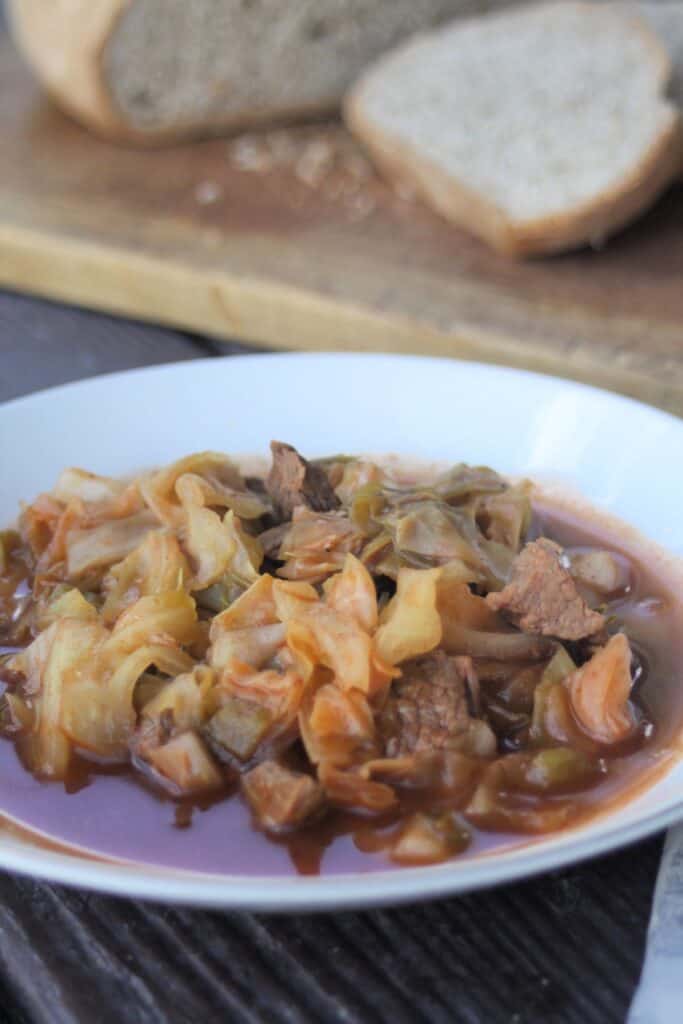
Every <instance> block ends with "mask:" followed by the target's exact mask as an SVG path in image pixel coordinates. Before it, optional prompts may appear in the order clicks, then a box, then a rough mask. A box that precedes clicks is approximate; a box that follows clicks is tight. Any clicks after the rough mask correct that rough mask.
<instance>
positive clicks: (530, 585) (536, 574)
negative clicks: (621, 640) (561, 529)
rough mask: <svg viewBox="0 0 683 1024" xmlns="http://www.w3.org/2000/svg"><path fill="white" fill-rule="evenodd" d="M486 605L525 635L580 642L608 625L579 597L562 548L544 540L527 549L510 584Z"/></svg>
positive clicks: (533, 543)
mask: <svg viewBox="0 0 683 1024" xmlns="http://www.w3.org/2000/svg"><path fill="white" fill-rule="evenodd" d="M486 601H487V603H488V605H489V607H490V608H493V610H494V611H502V612H505V613H506V614H507V615H509V616H510V618H512V620H513V621H514V622H515V623H516V624H517V625H518V626H519V628H520V629H522V630H523V631H524V632H525V633H540V634H542V635H543V636H554V637H559V639H561V640H581V639H582V638H583V637H586V636H592V634H593V633H597V632H599V630H601V629H602V628H603V627H604V625H605V619H604V616H602V615H600V614H599V612H595V611H592V610H591V609H590V608H589V607H588V605H587V604H586V602H585V601H584V600H583V598H582V597H581V595H580V594H579V592H578V590H577V588H576V583H575V582H574V580H573V578H572V576H571V574H570V572H569V568H568V566H565V565H564V564H563V551H562V548H561V547H560V546H559V545H558V544H555V543H554V542H553V541H551V540H547V539H546V538H544V537H542V538H541V539H540V540H535V541H532V542H531V543H530V544H527V545H526V546H525V547H524V549H523V550H522V551H521V553H520V554H519V555H517V557H516V558H515V560H514V562H513V563H512V575H511V578H510V582H509V583H508V584H507V586H506V587H505V588H504V589H503V590H501V591H500V593H492V594H489V595H488V596H487V598H486Z"/></svg>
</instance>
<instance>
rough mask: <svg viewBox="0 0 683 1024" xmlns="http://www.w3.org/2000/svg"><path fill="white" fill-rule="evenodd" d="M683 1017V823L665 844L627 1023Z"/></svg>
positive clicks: (667, 1022) (665, 1022)
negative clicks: (643, 962) (642, 964)
mask: <svg viewBox="0 0 683 1024" xmlns="http://www.w3.org/2000/svg"><path fill="white" fill-rule="evenodd" d="M680 1021H683V825H679V826H678V827H677V828H674V829H671V831H670V832H669V834H668V836H667V838H666V844H665V846H664V853H663V854H662V863H661V865H660V868H659V876H658V878H657V887H656V888H655V898H654V905H653V908H652V917H651V919H650V927H649V929H648V933H647V949H646V952H645V964H644V966H643V973H642V975H641V977H640V984H639V985H638V989H637V991H636V994H635V998H634V1000H633V1003H632V1005H631V1010H630V1013H629V1015H628V1019H627V1024H678V1022H680Z"/></svg>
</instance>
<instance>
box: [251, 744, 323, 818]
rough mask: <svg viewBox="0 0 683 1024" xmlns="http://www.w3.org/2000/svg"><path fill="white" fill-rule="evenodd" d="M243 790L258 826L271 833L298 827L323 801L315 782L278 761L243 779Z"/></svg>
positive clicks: (266, 762) (265, 764) (308, 776)
mask: <svg viewBox="0 0 683 1024" xmlns="http://www.w3.org/2000/svg"><path fill="white" fill-rule="evenodd" d="M242 789H243V791H244V795H245V796H246V798H247V800H248V801H249V805H250V807H251V809H252V811H253V813H254V816H255V817H256V819H257V821H258V823H259V824H260V825H261V827H262V828H264V829H266V830H267V831H270V832H279V831H282V830H284V829H288V828H294V827H295V826H297V825H300V824H301V822H302V821H304V820H305V819H306V818H308V817H309V816H310V815H311V814H313V812H314V811H317V810H318V808H319V807H320V805H321V804H322V801H323V792H322V789H321V787H320V785H319V784H318V783H317V782H316V781H315V779H312V778H311V777H310V775H303V774H302V773H301V772H293V771H290V770H289V768H284V767H283V766H282V765H280V764H278V763H277V761H264V762H263V763H262V764H260V765H258V767H257V768H252V770H251V771H250V772H247V774H246V775H243V776H242Z"/></svg>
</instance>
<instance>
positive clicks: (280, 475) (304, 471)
mask: <svg viewBox="0 0 683 1024" xmlns="http://www.w3.org/2000/svg"><path fill="white" fill-rule="evenodd" d="M270 450H271V452H272V453H273V464H272V466H271V467H270V472H269V473H268V476H267V478H266V489H267V491H268V493H269V494H270V496H271V498H272V499H273V501H274V502H275V505H276V508H277V511H278V512H279V514H280V515H281V516H282V518H283V519H291V517H292V512H293V511H294V509H295V508H296V507H297V505H306V506H307V507H308V508H311V509H313V510H314V511H315V512H330V511H332V510H333V509H335V508H338V507H339V499H338V498H337V495H336V494H335V493H334V490H333V489H332V485H331V483H330V481H329V480H328V478H327V473H326V472H325V470H324V469H322V468H321V467H320V466H314V465H313V464H312V463H310V462H307V461H306V459H304V458H302V456H301V455H299V453H298V451H297V450H296V448H292V446H291V445H290V444H283V443H282V442H281V441H271V443H270Z"/></svg>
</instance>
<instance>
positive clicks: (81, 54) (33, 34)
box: [8, 0, 338, 147]
mask: <svg viewBox="0 0 683 1024" xmlns="http://www.w3.org/2000/svg"><path fill="white" fill-rule="evenodd" d="M133 3H135V0H98V2H94V0H49V2H47V3H46V0H8V12H9V22H10V30H11V32H12V35H13V37H14V39H15V42H16V43H17V46H18V48H19V50H20V51H21V53H22V54H23V55H24V57H25V59H26V60H27V62H28V63H29V65H30V66H31V67H32V69H33V71H34V72H35V74H36V75H37V76H38V78H39V80H40V81H41V83H42V84H43V86H44V87H45V88H46V89H47V91H48V92H49V93H50V95H51V96H52V97H53V98H54V100H55V101H56V102H57V103H58V105H59V106H61V107H62V108H63V109H64V110H66V111H67V112H68V113H69V114H71V115H72V116H73V117H74V118H75V119H76V120H77V121H80V122H81V123H82V124H85V125H86V126H87V127H88V128H90V129H91V130H92V131H94V132H96V133H97V134H98V135H102V136H104V137H105V138H108V139H111V140H113V141H117V142H126V143H130V144H134V145H137V146H147V147H154V146H162V145H168V144H169V143H173V142H178V141H180V140H183V139H192V138H201V137H207V136H210V135H217V134H221V133H224V132H230V131H239V130H241V129H243V128H247V127H251V126H253V125H256V124H259V123H272V122H273V121H291V120H296V119H302V118H310V117H319V116H321V115H323V114H326V113H330V112H332V111H333V110H336V109H338V103H336V102H332V101H330V100H322V99H321V100H320V101H319V102H316V103H311V104H309V105H306V106H297V107H292V108H291V109H282V110H278V112H277V115H273V114H269V113H264V112H263V111H261V110H259V111H249V110H245V111H242V112H241V113H240V114H239V115H237V116H235V115H231V116H229V117H226V118H218V119H217V118H212V119H209V120H206V121H194V122H192V123H188V124H186V125H174V126H173V127H172V128H162V129H155V128H145V129H140V128H136V127H134V126H133V125H131V124H130V123H129V122H128V121H127V120H126V118H125V117H124V116H123V114H122V113H121V111H120V110H119V109H118V107H117V105H116V103H115V102H114V100H113V98H112V96H111V92H110V90H109V87H108V84H107V81H106V77H105V75H104V72H103V68H104V51H105V49H106V47H107V45H108V43H109V40H110V39H111V37H112V35H113V33H114V32H115V30H116V26H117V24H118V21H119V19H120V18H121V17H123V15H124V14H125V12H126V10H127V9H128V7H130V6H131V5H132V4H133Z"/></svg>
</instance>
